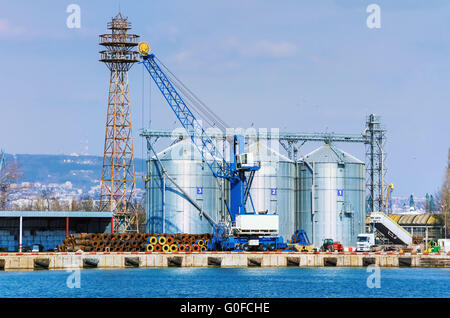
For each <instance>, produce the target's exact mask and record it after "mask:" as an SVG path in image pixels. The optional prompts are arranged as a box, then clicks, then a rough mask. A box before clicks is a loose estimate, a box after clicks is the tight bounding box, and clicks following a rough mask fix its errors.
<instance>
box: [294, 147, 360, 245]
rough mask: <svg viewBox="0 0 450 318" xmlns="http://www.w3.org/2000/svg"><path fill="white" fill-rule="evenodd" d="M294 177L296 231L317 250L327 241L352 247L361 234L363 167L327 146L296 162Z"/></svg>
mask: <svg viewBox="0 0 450 318" xmlns="http://www.w3.org/2000/svg"><path fill="white" fill-rule="evenodd" d="M297 174H298V178H297V182H298V187H297V194H296V210H297V216H296V222H297V223H296V224H297V227H298V228H302V229H304V230H305V231H306V232H307V233H308V235H309V236H310V238H311V240H312V242H313V244H314V245H316V246H320V245H321V244H322V243H323V240H324V239H326V238H331V239H333V240H336V241H340V242H341V243H342V244H343V245H344V246H355V245H356V237H357V235H358V234H359V233H363V232H364V221H365V220H364V218H365V209H364V207H365V166H364V163H363V162H362V161H360V160H358V159H357V158H355V157H353V156H352V155H350V154H348V153H346V152H344V151H342V150H340V149H338V148H336V147H334V146H332V145H329V144H326V145H324V146H322V147H320V148H318V149H316V150H314V151H313V152H311V153H310V154H308V155H306V156H304V157H303V158H302V160H301V161H299V162H298V167H297Z"/></svg>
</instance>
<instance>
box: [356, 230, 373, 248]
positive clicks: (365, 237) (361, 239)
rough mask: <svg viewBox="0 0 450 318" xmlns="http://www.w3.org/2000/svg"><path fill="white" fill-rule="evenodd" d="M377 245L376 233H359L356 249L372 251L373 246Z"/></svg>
mask: <svg viewBox="0 0 450 318" xmlns="http://www.w3.org/2000/svg"><path fill="white" fill-rule="evenodd" d="M374 245H375V234H373V233H362V234H358V237H357V239H356V251H357V252H370V250H371V248H372V246H374Z"/></svg>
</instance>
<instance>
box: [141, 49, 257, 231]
mask: <svg viewBox="0 0 450 318" xmlns="http://www.w3.org/2000/svg"><path fill="white" fill-rule="evenodd" d="M140 52H141V55H142V62H141V63H142V64H143V65H144V66H145V68H146V69H147V71H148V72H149V74H150V76H151V77H152V79H153V81H154V82H155V84H156V86H158V88H159V90H160V91H161V93H162V94H163V96H164V98H165V99H166V101H167V102H168V103H169V106H170V107H171V109H172V110H173V112H174V113H175V115H176V116H177V118H178V120H179V121H180V123H181V125H182V126H183V127H184V128H185V130H186V131H187V133H188V134H189V136H190V138H191V140H192V143H193V144H194V145H195V146H196V148H197V149H198V151H199V152H200V153H201V154H202V158H203V159H204V161H205V162H206V163H207V164H208V166H209V168H210V169H211V171H212V173H213V174H214V176H215V177H218V178H225V179H227V180H228V181H229V182H230V204H228V203H226V205H227V208H228V212H229V214H230V218H231V222H232V223H234V222H235V219H236V215H238V214H245V213H246V208H245V203H246V201H247V199H248V198H250V201H251V196H250V191H249V189H250V187H251V182H252V180H253V176H254V173H255V171H257V170H259V169H260V166H259V165H255V166H245V167H243V166H240V165H239V163H238V162H237V161H236V156H237V155H238V154H239V153H241V152H243V148H244V147H243V146H244V140H243V137H242V136H234V137H233V147H232V156H231V162H230V163H228V162H227V161H226V160H225V159H224V157H223V156H222V154H221V152H220V151H219V150H218V149H217V147H216V146H215V144H214V142H213V140H212V139H211V138H210V137H209V136H208V135H207V134H206V132H205V129H203V127H202V126H201V124H200V123H199V121H198V120H197V118H196V117H195V116H194V114H193V113H192V112H191V110H190V109H189V107H188V106H187V104H186V103H185V102H184V100H183V98H182V97H181V95H180V94H179V93H178V91H177V90H176V89H175V87H174V86H173V85H172V83H171V82H170V80H169V78H168V77H167V76H166V74H165V73H164V72H163V70H162V69H161V67H160V66H159V65H158V63H157V62H156V57H155V55H154V54H146V53H145V52H142V51H140ZM238 147H239V149H238ZM206 154H209V156H210V157H209V156H208V158H207V157H206ZM207 159H208V160H207ZM246 172H249V173H250V174H249V177H248V178H247V177H246Z"/></svg>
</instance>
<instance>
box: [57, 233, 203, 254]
mask: <svg viewBox="0 0 450 318" xmlns="http://www.w3.org/2000/svg"><path fill="white" fill-rule="evenodd" d="M211 238H212V235H211V234H173V235H172V234H165V233H163V234H149V233H115V234H109V233H77V234H71V235H69V236H66V238H65V239H64V241H63V242H62V244H61V245H58V246H57V249H58V251H59V252H77V251H80V250H81V251H83V252H145V251H150V252H151V251H155V252H166V253H171V252H178V251H180V252H189V251H193V252H200V251H205V250H207V247H208V243H209V241H210V240H211Z"/></svg>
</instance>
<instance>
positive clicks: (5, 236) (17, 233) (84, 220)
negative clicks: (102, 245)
mask: <svg viewBox="0 0 450 318" xmlns="http://www.w3.org/2000/svg"><path fill="white" fill-rule="evenodd" d="M111 221H112V213H111V212H83V211H77V212H67V211H0V251H3V252H16V251H20V244H22V250H25V251H26V250H29V249H31V247H32V246H33V245H35V244H39V245H40V246H41V249H42V251H53V250H54V249H55V248H56V246H57V245H59V244H61V243H62V241H63V240H64V238H65V236H66V235H69V234H74V233H85V232H87V233H104V232H110V231H111Z"/></svg>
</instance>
